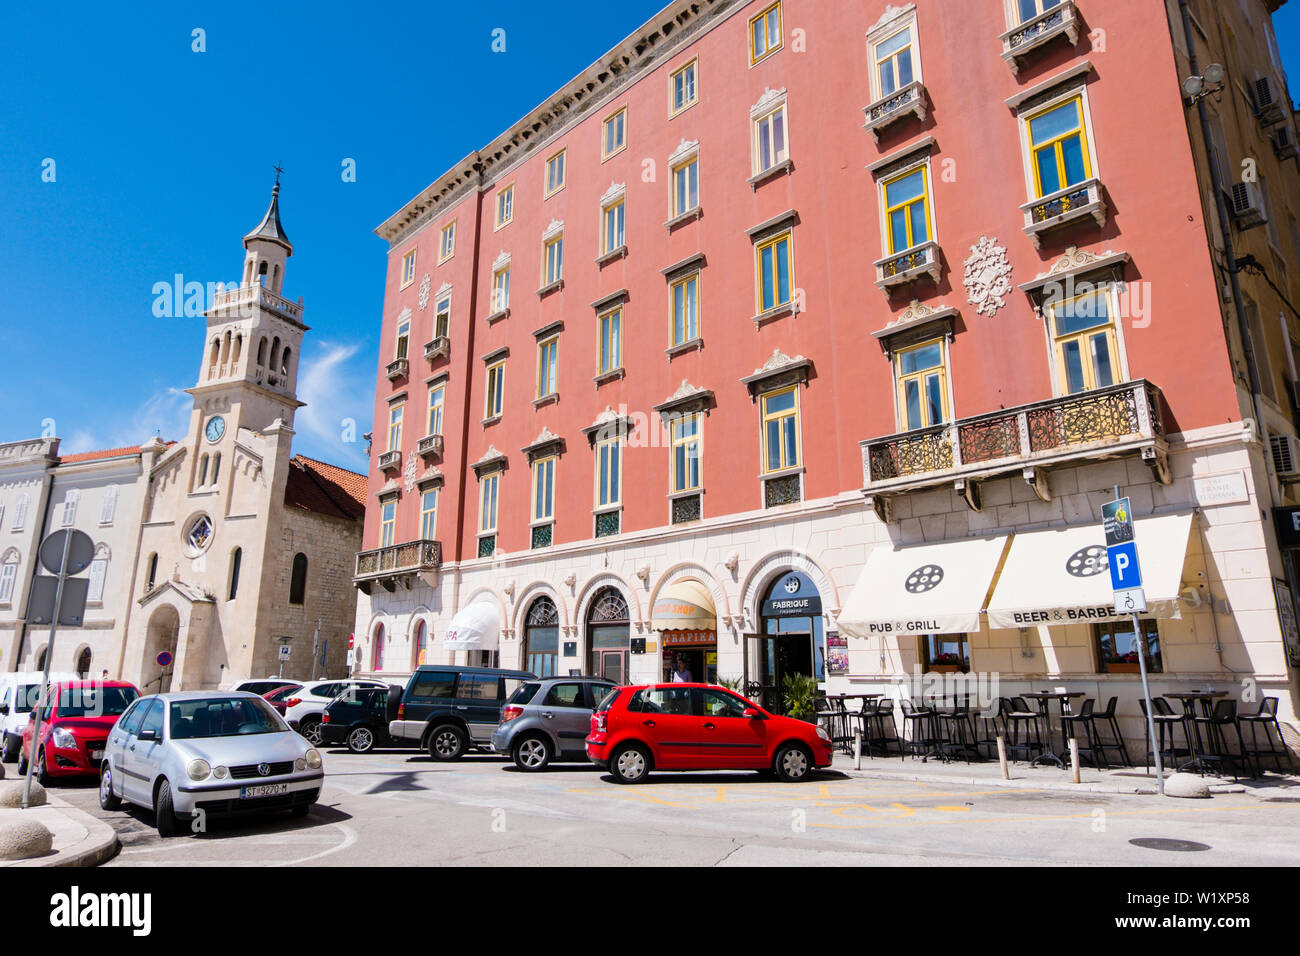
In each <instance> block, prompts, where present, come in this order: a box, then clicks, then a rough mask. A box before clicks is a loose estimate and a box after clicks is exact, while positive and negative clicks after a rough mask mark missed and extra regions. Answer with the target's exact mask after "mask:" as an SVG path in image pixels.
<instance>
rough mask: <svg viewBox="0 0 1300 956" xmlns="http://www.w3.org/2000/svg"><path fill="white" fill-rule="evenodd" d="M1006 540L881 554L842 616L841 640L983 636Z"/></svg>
mask: <svg viewBox="0 0 1300 956" xmlns="http://www.w3.org/2000/svg"><path fill="white" fill-rule="evenodd" d="M1006 544H1007V539H1006V536H1005V535H1000V536H998V537H993V538H967V539H965V540H961V541H945V542H943V543H941V544H927V545H920V546H918V547H914V548H899V549H897V550H890V549H888V548H876V549H875V550H874V551H872V552H871V554H870V555H869V556H868V557H867V564H866V567H864V568H863V569H862V573H861V574H860V575H859V576H858V583H857V584H856V585H855V586H854V588H853V593H852V594H850V595H849V600H848V603H846V604H845V605H844V610H843V611H842V612H840V616H839V628H840V633H841V634H847V635H848V636H849V637H874V636H876V635H882V636H884V635H887V636H890V637H897V636H907V635H911V634H965V633H969V632H972V631H978V630H979V627H980V611H981V610H983V608H984V601H985V599H986V598H987V597H988V593H989V586H990V585H991V584H992V582H993V576H994V575H995V574H996V573H997V570H998V565H999V564H1000V563H1001V561H1002V555H1003V553H1004V552H1005V550H1006Z"/></svg>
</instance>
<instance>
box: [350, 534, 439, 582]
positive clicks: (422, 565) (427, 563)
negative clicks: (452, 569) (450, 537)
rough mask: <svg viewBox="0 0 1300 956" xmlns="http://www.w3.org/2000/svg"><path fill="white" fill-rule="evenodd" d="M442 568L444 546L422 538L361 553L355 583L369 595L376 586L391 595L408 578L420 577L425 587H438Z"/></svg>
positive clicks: (353, 578)
mask: <svg viewBox="0 0 1300 956" xmlns="http://www.w3.org/2000/svg"><path fill="white" fill-rule="evenodd" d="M441 566H442V544H441V543H440V542H438V541H431V540H429V539H428V538H420V539H418V540H416V541H406V542H404V543H402V544H394V545H390V546H389V547H387V548H376V549H374V550H373V551H362V552H360V553H359V554H358V555H357V567H356V573H355V574H354V575H353V576H352V583H353V584H354V585H355V586H356V587H358V588H360V589H361V590H362V591H364V592H365V593H366V594H369V593H370V588H371V585H373V584H374V583H376V582H378V583H379V584H380V585H382V586H383V587H384V589H385V590H388V591H392V590H394V589H395V588H396V586H397V584H398V582H399V581H401V580H402V579H403V577H404V576H406V575H421V576H422V577H424V578H425V580H426V583H430V584H436V582H437V578H436V575H437V572H438V569H439V568H440V567H441ZM430 576H432V578H430ZM408 586H409V582H408Z"/></svg>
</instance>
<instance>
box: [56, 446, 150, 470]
mask: <svg viewBox="0 0 1300 956" xmlns="http://www.w3.org/2000/svg"><path fill="white" fill-rule="evenodd" d="M138 454H140V446H139V445H127V446H126V447H125V448H104V449H101V450H100V451H83V452H78V453H77V454H75V455H60V456H59V464H60V465H72V464H76V463H77V462H79V461H101V460H103V459H105V458H121V457H123V456H124V455H138Z"/></svg>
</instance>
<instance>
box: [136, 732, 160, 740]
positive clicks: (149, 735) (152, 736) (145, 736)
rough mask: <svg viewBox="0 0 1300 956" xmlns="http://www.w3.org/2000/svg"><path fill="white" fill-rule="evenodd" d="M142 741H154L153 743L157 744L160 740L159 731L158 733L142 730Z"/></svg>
mask: <svg viewBox="0 0 1300 956" xmlns="http://www.w3.org/2000/svg"><path fill="white" fill-rule="evenodd" d="M140 739H141V740H152V741H154V742H155V743H156V742H157V741H158V740H159V735H158V731H156V730H142V731H140Z"/></svg>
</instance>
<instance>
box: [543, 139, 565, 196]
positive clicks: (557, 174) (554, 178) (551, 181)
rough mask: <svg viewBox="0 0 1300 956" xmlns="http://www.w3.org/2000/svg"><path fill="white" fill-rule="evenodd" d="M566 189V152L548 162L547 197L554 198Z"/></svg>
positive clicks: (556, 155)
mask: <svg viewBox="0 0 1300 956" xmlns="http://www.w3.org/2000/svg"><path fill="white" fill-rule="evenodd" d="M563 188H564V150H560V151H559V152H558V153H556V154H555V155H554V156H552V157H551V158H550V159H548V160H547V161H546V191H545V195H546V196H553V195H555V193H557V192H559V191H560V190H561V189H563Z"/></svg>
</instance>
